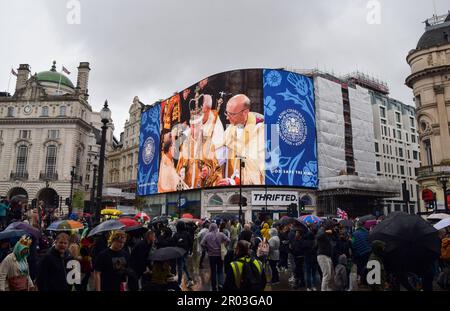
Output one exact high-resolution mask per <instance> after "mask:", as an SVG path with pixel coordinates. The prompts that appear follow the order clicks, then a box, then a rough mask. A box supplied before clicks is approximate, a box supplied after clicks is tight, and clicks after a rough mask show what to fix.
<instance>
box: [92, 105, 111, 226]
mask: <svg viewBox="0 0 450 311" xmlns="http://www.w3.org/2000/svg"><path fill="white" fill-rule="evenodd" d="M100 117H101V119H102V123H103V126H102V141H101V146H100V160H99V165H98V185H97V206H96V208H95V221H96V222H97V223H98V222H99V221H100V210H101V208H102V191H103V189H102V188H103V171H104V168H105V146H106V130H107V129H108V123H109V121H110V120H111V110H109V108H108V101H107V100H105V105H104V106H103V109H102V110H101V111H100Z"/></svg>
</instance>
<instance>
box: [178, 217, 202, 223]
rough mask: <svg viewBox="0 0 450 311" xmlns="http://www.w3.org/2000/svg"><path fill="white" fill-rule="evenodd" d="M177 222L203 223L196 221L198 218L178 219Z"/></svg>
mask: <svg viewBox="0 0 450 311" xmlns="http://www.w3.org/2000/svg"><path fill="white" fill-rule="evenodd" d="M178 221H183V222H193V223H196V222H198V223H200V224H202V223H203V220H201V219H198V218H180V219H178Z"/></svg>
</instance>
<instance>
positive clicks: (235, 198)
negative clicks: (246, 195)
mask: <svg viewBox="0 0 450 311" xmlns="http://www.w3.org/2000/svg"><path fill="white" fill-rule="evenodd" d="M239 201H240V200H239V194H233V195H232V196H231V198H230V199H229V200H228V203H229V204H239Z"/></svg>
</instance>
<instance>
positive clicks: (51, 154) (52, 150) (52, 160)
mask: <svg viewBox="0 0 450 311" xmlns="http://www.w3.org/2000/svg"><path fill="white" fill-rule="evenodd" d="M56 154H57V148H56V146H48V147H47V157H46V158H45V175H46V176H48V178H52V177H53V176H54V175H55V171H56Z"/></svg>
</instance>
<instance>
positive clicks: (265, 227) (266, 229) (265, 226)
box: [261, 223, 270, 240]
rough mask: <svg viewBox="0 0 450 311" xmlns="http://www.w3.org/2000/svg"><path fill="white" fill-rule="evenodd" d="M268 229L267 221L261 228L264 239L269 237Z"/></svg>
mask: <svg viewBox="0 0 450 311" xmlns="http://www.w3.org/2000/svg"><path fill="white" fill-rule="evenodd" d="M269 231H270V229H269V224H268V223H264V225H263V228H262V229H261V235H262V237H263V238H265V239H266V240H269V239H270V232H269Z"/></svg>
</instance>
